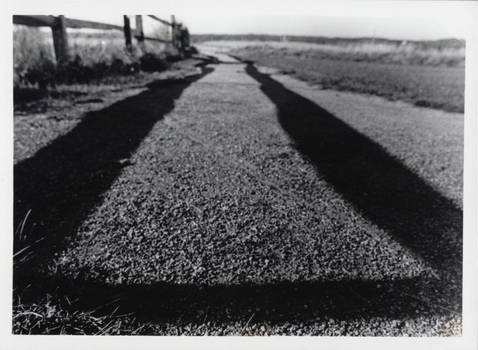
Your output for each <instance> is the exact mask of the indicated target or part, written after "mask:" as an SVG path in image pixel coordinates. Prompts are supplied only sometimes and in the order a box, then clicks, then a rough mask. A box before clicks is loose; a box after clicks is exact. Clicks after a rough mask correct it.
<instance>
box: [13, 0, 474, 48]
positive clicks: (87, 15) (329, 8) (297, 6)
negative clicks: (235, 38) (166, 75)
mask: <svg viewBox="0 0 478 350" xmlns="http://www.w3.org/2000/svg"><path fill="white" fill-rule="evenodd" d="M105 3H106V5H105ZM470 3H471V2H460V1H458V2H457V1H333V2H332V1H317V0H315V1H313V0H282V1H281V0H276V1H272V0H242V1H240V0H235V1H227V0H222V1H220V0H202V1H195V2H194V1H190V0H175V1H171V2H167V1H164V2H159V1H155V2H151V1H149V2H145V0H137V1H135V4H137V6H136V7H133V8H127V9H124V10H123V11H122V8H121V1H120V2H119V4H120V5H118V6H114V7H113V6H111V4H112V3H111V2H107V1H102V2H98V5H97V6H95V11H91V8H90V7H87V6H82V7H78V6H77V7H74V6H69V7H67V11H63V12H64V14H65V15H66V16H68V17H72V18H79V19H86V20H95V21H100V22H107V23H112V24H122V13H130V14H132V13H138V14H139V13H151V14H154V15H157V16H158V17H161V18H164V19H169V18H170V15H171V14H173V13H174V14H175V15H176V17H177V18H178V19H179V20H180V21H182V22H184V23H185V24H186V25H187V26H188V28H189V30H190V32H191V33H197V34H206V33H216V34H249V33H254V34H279V35H313V36H331V37H361V36H367V37H382V38H392V39H409V40H410V39H411V40H422V39H423V40H430V39H442V38H465V36H466V32H467V30H469V28H470V24H471V15H470V10H469V9H470V7H469V5H470ZM32 4H33V3H32ZM129 4H131V2H129ZM144 4H146V6H143V5H144ZM42 8H45V7H41V8H40V9H42ZM125 11H129V12H125ZM17 13H19V14H21V12H18V11H17ZM36 13H37V14H40V13H41V12H36ZM53 14H56V13H53ZM148 22H149V21H146V23H145V27H146V28H150V27H151V25H152V24H151V23H148ZM151 22H152V23H154V21H151Z"/></svg>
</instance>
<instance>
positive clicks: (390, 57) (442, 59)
mask: <svg viewBox="0 0 478 350" xmlns="http://www.w3.org/2000/svg"><path fill="white" fill-rule="evenodd" d="M206 44H207V45H213V46H216V47H218V48H222V49H223V50H225V51H228V52H230V53H231V54H233V55H235V56H237V57H240V58H242V59H244V60H252V61H254V62H257V63H258V64H261V65H264V66H268V67H273V68H277V69H279V70H281V71H282V72H284V73H287V74H292V75H294V76H295V77H297V78H299V79H302V80H305V81H308V82H310V83H311V84H313V85H315V86H319V87H322V88H324V89H335V90H343V91H352V92H359V93H366V94H372V95H377V96H381V97H385V98H387V99H390V100H403V101H406V102H410V103H412V104H415V105H416V106H425V107H432V108H437V109H443V110H446V111H451V112H463V110H464V88H465V70H464V66H463V65H464V48H463V47H458V48H454V47H447V48H443V49H437V48H435V47H431V48H425V49H420V48H416V47H415V48H414V47H413V46H411V44H407V45H404V46H400V45H399V46H396V45H391V44H386V43H375V44H372V43H369V42H368V43H358V44H357V43H348V44H342V45H333V44H314V43H298V42H285V43H284V42H247V41H246V42H227V41H219V42H209V43H206Z"/></svg>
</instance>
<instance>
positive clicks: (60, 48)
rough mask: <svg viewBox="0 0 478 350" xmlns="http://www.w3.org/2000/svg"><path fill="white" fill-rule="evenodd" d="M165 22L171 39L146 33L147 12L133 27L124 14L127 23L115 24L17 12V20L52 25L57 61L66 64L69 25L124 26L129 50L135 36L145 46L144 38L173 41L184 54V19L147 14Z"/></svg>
mask: <svg viewBox="0 0 478 350" xmlns="http://www.w3.org/2000/svg"><path fill="white" fill-rule="evenodd" d="M147 16H148V17H149V18H152V19H154V20H156V21H158V22H160V23H162V24H164V25H167V26H169V27H171V38H169V40H165V39H161V38H154V37H148V36H145V35H144V31H143V15H136V16H135V21H136V28H134V29H133V28H131V23H130V19H129V17H128V16H126V15H124V16H123V23H124V24H123V26H118V25H114V24H106V23H100V22H91V21H83V20H80V19H72V18H67V17H65V16H63V15H60V16H45V15H35V16H23V15H14V16H13V24H22V25H27V26H30V27H50V28H51V30H52V34H53V47H54V49H55V56H56V61H57V64H59V65H62V64H64V63H66V62H68V60H69V58H70V56H69V49H68V34H67V31H66V28H89V29H101V30H120V31H123V33H124V37H125V46H126V49H127V50H128V51H129V52H132V50H133V38H135V39H136V40H137V43H138V45H139V46H140V47H141V48H144V41H145V40H151V41H157V42H161V43H167V44H172V45H173V47H174V48H176V49H177V50H178V52H179V54H180V55H183V54H184V53H185V51H186V50H187V49H188V48H189V44H190V41H189V31H188V29H187V27H185V26H183V25H182V24H181V23H178V22H176V20H175V17H174V15H172V16H171V20H170V21H167V20H164V19H161V18H158V17H156V16H154V15H147Z"/></svg>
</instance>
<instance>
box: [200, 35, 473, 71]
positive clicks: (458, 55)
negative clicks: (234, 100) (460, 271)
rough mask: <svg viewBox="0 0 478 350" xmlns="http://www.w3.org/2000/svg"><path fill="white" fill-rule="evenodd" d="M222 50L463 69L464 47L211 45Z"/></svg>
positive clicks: (386, 43)
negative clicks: (268, 51)
mask: <svg viewBox="0 0 478 350" xmlns="http://www.w3.org/2000/svg"><path fill="white" fill-rule="evenodd" d="M209 44H212V45H215V46H221V47H223V48H224V49H237V48H243V49H247V50H254V49H256V50H257V49H260V50H265V51H267V50H271V51H272V50H274V51H277V50H279V51H280V52H281V54H282V55H290V56H297V57H304V58H314V59H334V60H340V61H355V62H373V63H394V64H407V65H408V64H412V65H427V66H453V67H463V66H464V64H465V46H464V45H451V44H442V45H439V44H433V42H430V43H424V42H413V41H409V42H407V41H377V42H375V41H373V40H362V41H359V40H356V41H345V40H344V41H340V40H337V41H336V42H335V43H330V42H329V43H311V42H297V41H285V42H281V41H266V42H262V41H214V42H210V43H209Z"/></svg>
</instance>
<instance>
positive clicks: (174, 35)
mask: <svg viewBox="0 0 478 350" xmlns="http://www.w3.org/2000/svg"><path fill="white" fill-rule="evenodd" d="M171 42H172V44H173V47H174V48H177V47H178V45H177V33H176V17H175V16H174V15H171Z"/></svg>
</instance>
